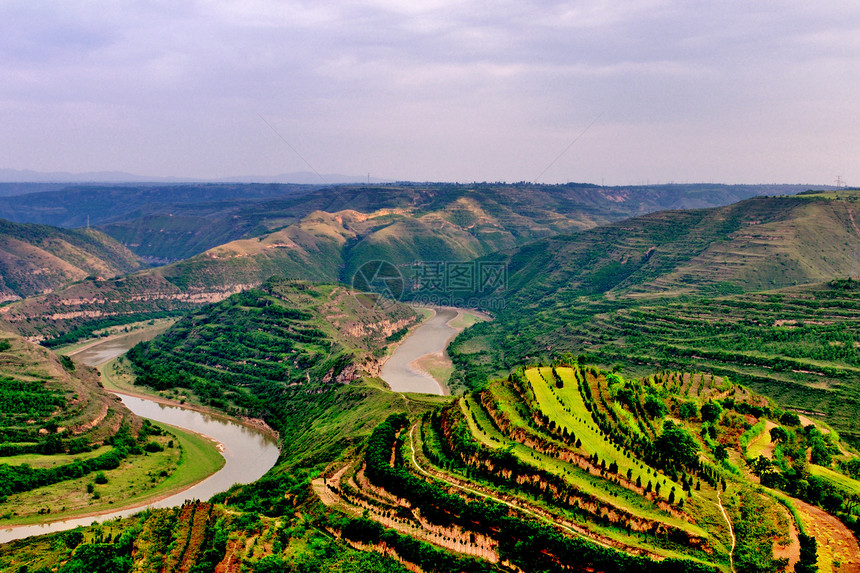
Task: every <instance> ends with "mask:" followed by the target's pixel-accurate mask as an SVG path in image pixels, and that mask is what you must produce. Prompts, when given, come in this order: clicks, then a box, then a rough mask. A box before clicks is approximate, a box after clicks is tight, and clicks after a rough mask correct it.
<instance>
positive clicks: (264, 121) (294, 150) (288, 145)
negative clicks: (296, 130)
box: [257, 113, 329, 185]
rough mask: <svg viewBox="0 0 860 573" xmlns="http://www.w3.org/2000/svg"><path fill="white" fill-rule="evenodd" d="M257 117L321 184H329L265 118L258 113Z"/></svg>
mask: <svg viewBox="0 0 860 573" xmlns="http://www.w3.org/2000/svg"><path fill="white" fill-rule="evenodd" d="M257 117H259V118H260V119H261V120H263V123H265V124H266V125H268V126H269V129H271V130H272V131H274V132H275V135H277V136H278V137H280V138H281V141H283V142H284V143H286V144H287V147H289V148H290V149H292V150H293V153H295V154H296V155H297V156H298V157H299V159H301V160H302V161H304V162H305V165H307V166H308V167H310V169H311V171H313V172H314V173H316V174H317V177H319V178H320V179H321V180H322V182H323V183H325V184H326V185H328V184H329V183H328V181H326V180H325V177H323V176H322V175H320V172H319V171H317V170H316V169H314V166H313V165H311V164H310V163H308V160H307V159H305V158H304V157H302V154H301V153H299V152H298V151H297V150H296V148H295V147H293V146H292V145H290V142H289V141H287V140H286V139H284V136H283V135H281V134H280V133H278V130H277V129H275V128H274V127H273V126H272V124H271V123H269V122H268V121H266V118H265V117H263V116H262V115H260V114H259V113H258V114H257Z"/></svg>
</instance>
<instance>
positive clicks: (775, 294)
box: [0, 184, 860, 573]
mask: <svg viewBox="0 0 860 573" xmlns="http://www.w3.org/2000/svg"><path fill="white" fill-rule="evenodd" d="M767 189H768V190H770V191H771V192H776V191H777V190H776V189H775V188H774V189H770V188H767ZM212 191H213V193H212V195H211V197H212V198H213V200H212V201H211V202H207V201H205V200H204V198H206V197H208V196H209V195H207V193H206V189H202V188H195V187H194V186H191V187H189V188H187V189H186V188H181V186H180V187H177V188H173V192H175V193H176V197H177V198H178V199H177V201H176V202H174V203H170V202H168V201H167V198H166V197H165V193H167V194H168V195H169V192H168V190H167V189H164V190H159V189H150V190H148V191H145V192H143V191H141V193H143V196H146V197H150V198H155V197H161V199H159V201H164V202H163V203H159V202H157V201H154V200H153V202H151V203H146V204H144V203H141V205H140V209H139V210H137V211H133V210H130V211H128V212H125V213H123V212H122V210H121V209H120V210H117V211H116V212H115V213H116V217H114V218H111V216H110V215H109V214H108V213H107V212H106V211H105V214H104V215H103V216H102V218H100V219H99V221H98V224H99V225H101V226H102V228H103V230H110V232H111V233H114V235H115V236H116V237H121V238H122V242H123V243H124V244H125V246H126V247H127V248H129V249H132V250H133V251H134V253H135V255H134V256H136V257H141V258H142V259H144V260H149V261H156V259H158V260H159V261H162V262H167V261H165V260H164V259H166V255H167V254H168V251H169V245H170V244H172V243H173V242H176V241H180V239H179V238H178V237H181V236H187V237H188V242H187V243H184V244H183V246H182V248H180V249H176V250H175V252H176V253H177V258H179V259H180V260H175V261H172V262H170V264H166V265H162V266H157V267H151V268H145V269H137V268H133V269H128V270H126V271H121V270H117V271H116V272H115V274H114V275H113V276H108V275H107V273H105V275H100V276H98V277H84V278H77V276H70V277H69V278H67V279H65V282H64V283H61V284H60V283H58V284H55V285H53V286H51V287H45V289H46V290H47V291H49V292H34V293H31V294H29V295H25V296H23V298H21V299H20V300H14V301H12V300H10V301H9V302H7V303H6V304H3V305H2V306H0V325H2V328H3V329H4V330H5V331H6V332H8V334H4V335H2V336H5V337H7V339H8V341H9V342H7V343H6V346H8V347H5V348H4V347H2V346H0V348H3V350H2V351H0V360H2V361H3V363H2V366H3V368H4V370H3V376H5V378H4V384H5V386H4V393H5V395H6V397H7V398H8V400H7V402H8V404H9V405H10V406H9V408H8V409H4V410H3V415H4V423H5V424H6V425H5V426H4V428H7V429H4V430H3V432H4V433H3V436H4V439H3V443H2V445H1V446H0V447H2V448H3V452H4V455H3V458H2V459H0V468H4V469H3V471H4V472H6V474H8V475H9V476H13V477H11V478H10V479H8V480H6V481H7V482H8V483H10V484H16V483H18V482H19V481H21V480H20V478H18V477H15V476H17V473H16V472H19V473H20V472H23V473H26V472H29V471H31V470H30V469H23V468H25V467H26V468H37V466H40V465H46V464H53V465H55V466H57V467H65V466H74V467H76V468H77V467H84V468H87V469H89V468H90V465H89V464H91V460H96V459H101V458H102V457H103V456H105V455H108V454H110V453H111V452H114V453H115V455H119V456H121V459H119V460H116V461H117V464H118V465H117V466H116V467H113V468H111V469H99V468H94V469H93V470H92V471H87V472H85V475H83V476H80V477H76V478H75V479H73V480H61V481H60V482H57V483H59V484H60V485H57V484H54V485H45V486H44V487H45V488H46V489H45V491H46V492H50V495H52V496H54V497H45V496H43V495H42V494H41V493H39V494H38V495H39V496H42V497H38V498H36V497H34V498H33V499H34V500H35V499H38V500H39V501H38V502H37V501H31V502H28V503H29V505H30V506H31V507H32V508H36V509H37V510H38V509H40V508H44V509H45V511H44V512H42V513H41V514H40V513H38V511H36V512H35V514H33V513H32V512H31V513H30V514H27V515H25V513H26V512H25V511H24V509H23V506H22V505H20V504H19V503H18V501H17V500H18V497H16V496H21V495H24V494H22V493H19V492H12V491H9V492H8V493H7V492H4V493H3V496H4V497H3V508H4V512H11V513H12V514H13V515H10V516H9V517H7V519H11V521H9V522H8V523H9V524H10V525H13V524H17V523H21V524H23V523H25V522H27V521H33V522H35V521H38V522H40V523H44V522H48V521H52V520H54V519H55V517H57V516H58V515H60V514H63V511H65V512H66V513H67V514H68V516H69V517H70V516H72V515H73V514H74V512H75V511H77V510H78V509H87V508H88V509H87V513H94V512H96V511H102V508H104V509H108V508H107V507H106V505H117V504H119V503H122V504H123V505H132V506H137V507H136V508H135V509H130V510H129V511H122V512H118V513H112V514H109V515H106V516H105V517H103V518H102V521H101V523H98V524H94V525H89V522H88V521H87V522H83V521H79V522H68V525H69V527H70V528H71V527H75V529H70V530H66V531H58V532H55V533H52V534H50V535H47V536H36V537H32V538H28V539H22V540H19V541H15V542H13V543H5V544H3V545H0V569H3V570H14V571H18V570H22V569H21V567H25V569H23V571H28V572H31V571H38V572H39V573H45V572H47V571H52V572H53V571H56V572H57V573H76V572H77V571H81V570H87V569H86V567H88V566H87V565H85V564H86V563H92V562H94V561H92V559H96V561H99V562H101V563H103V564H105V565H104V567H103V568H102V569H93V571H101V570H104V571H109V572H110V573H114V571H116V572H120V573H128V572H130V571H141V572H142V571H159V572H162V571H163V572H165V573H170V572H173V571H181V572H183V573H189V572H193V573H215V572H217V573H221V572H236V573H239V572H245V571H246V572H249V573H253V572H256V571H262V572H271V571H284V570H289V571H292V570H303V571H304V570H307V571H329V570H331V571H337V570H350V571H380V570H385V571H403V570H407V569H408V570H412V571H480V572H485V571H486V572H490V571H552V572H556V571H557V572H563V571H564V572H566V571H602V572H611V571H624V572H627V571H643V572H644V571H673V572H674V571H690V572H705V571H710V572H715V571H724V572H726V573H729V572H731V573H735V572H740V571H744V572H746V571H762V572H768V573H771V572H776V571H782V570H785V571H792V570H793V571H797V572H799V573H805V572H809V571H826V572H845V571H860V546H858V543H857V533H858V532H860V503H858V501H860V481H857V480H858V479H860V456H858V454H857V450H856V449H855V448H856V447H857V446H858V445H860V426H858V421H857V420H858V419H857V416H856V406H857V403H858V402H857V391H858V390H857V389H858V386H857V383H858V380H860V377H858V374H860V339H858V334H857V333H858V332H860V329H858V326H860V324H858V320H860V312H858V309H860V307H858V305H860V299H858V297H860V287H858V285H860V280H858V279H860V277H857V276H855V275H856V272H857V268H856V260H855V255H854V253H855V252H856V249H857V248H858V247H860V232H858V231H857V227H856V219H855V214H856V216H858V217H860V211H858V199H860V192H858V191H856V190H850V189H839V190H820V191H809V190H805V189H800V188H792V189H790V191H791V192H792V195H778V196H758V195H764V194H765V193H764V191H765V188H755V189H753V188H750V187H746V188H743V189H741V188H729V187H718V186H710V187H708V186H704V187H702V188H697V187H696V186H686V187H683V186H680V187H672V186H653V187H651V188H642V189H632V188H631V189H609V188H601V187H597V186H587V185H573V184H571V185H567V186H528V185H527V184H516V185H503V184H475V185H471V186H469V185H446V184H403V185H401V184H397V185H391V186H378V187H374V186H363V185H354V186H336V187H332V188H327V189H317V188H310V187H307V188H305V187H302V188H298V187H296V188H290V189H282V190H280V191H279V190H277V189H275V188H263V187H252V188H249V193H250V194H249V195H248V196H247V197H242V196H241V193H240V192H239V189H238V188H233V187H229V186H224V187H218V188H217V189H213V190H212ZM48 193H54V192H53V191H43V192H41V193H40V195H41V196H42V197H39V198H34V197H26V196H22V198H21V199H20V200H16V201H14V202H13V203H11V204H10V205H11V206H12V207H14V208H15V209H17V211H16V212H17V213H19V214H22V213H28V212H29V213H35V212H36V211H32V210H31V211H28V209H31V207H26V205H27V204H28V201H29V202H32V203H31V204H32V205H38V201H40V200H42V201H43V200H47V198H48V195H47V194H48ZM76 193H77V195H75V196H76V197H78V199H79V200H83V198H87V199H86V201H95V200H96V198H98V197H101V198H103V199H105V200H108V201H117V200H118V199H117V198H118V197H120V196H121V195H120V194H119V192H118V191H117V190H116V189H113V190H111V189H101V190H100V189H98V188H86V187H85V188H81V189H79V190H78V191H77V192H76ZM219 194H220V195H219ZM737 194H741V195H742V196H738V195H737ZM744 194H746V195H744ZM55 196H56V197H59V195H55ZM111 197H113V199H110V198H111ZM179 199H181V201H180V200H179ZM722 199H725V202H724V203H722V204H718V205H714V204H713V203H714V202H719V201H720V200H722ZM58 200H59V199H58ZM737 200H740V201H739V202H736V201H737ZM707 201H710V202H711V203H707ZM93 204H94V203H93ZM661 207H668V209H663V210H660V208H661ZM10 208H11V207H10ZM63 210H65V211H63ZM74 210H75V206H74V205H73V204H72V203H71V202H70V203H67V204H63V206H62V208H61V209H58V210H57V215H58V216H60V215H62V217H66V218H67V219H66V220H72V219H71V218H74V217H75V216H78V215H75V211H74ZM70 217H71V218H70ZM157 228H158V229H163V235H162V236H161V237H160V238H159V237H158V236H157V234H158V233H161V231H157V230H156V229H157ZM194 251H197V252H194ZM45 260H46V259H45ZM138 260H140V259H138ZM40 264H46V263H44V262H42V263H40ZM368 269H370V271H368ZM383 269H384V272H383ZM484 271H487V272H491V273H493V274H486V275H481V274H480V273H482V272H484ZM368 273H369V275H370V276H368ZM470 273H472V274H470ZM356 277H360V278H361V279H362V280H361V281H359V280H357V278H356ZM356 287H360V288H356ZM367 291H370V292H367ZM428 299H429V300H431V301H442V302H443V303H444V301H447V300H458V301H471V303H474V304H471V308H454V307H444V306H443V307H426V306H422V305H421V303H423V302H427V300H428ZM410 303H411V304H410ZM416 303H417V304H416ZM34 342H41V343H42V345H43V346H36V345H35V344H34ZM0 343H2V341H0ZM45 347H48V348H53V349H55V350H56V351H57V352H59V354H55V353H53V352H51V351H50V350H48V349H46V348H45ZM126 351H127V352H126ZM70 357H71V358H70ZM87 363H89V364H99V365H100V367H99V370H100V372H98V371H96V370H93V369H91V368H89V367H88V366H86V364H87ZM7 378H8V380H7ZM59 381H62V383H63V384H62V385H60V386H58V385H57V383H58V382H59ZM83 389H86V393H84V391H83ZM106 390H111V391H114V392H120V393H123V394H126V396H124V397H123V400H122V403H121V402H119V401H118V400H116V399H114V398H111V395H110V394H108V393H107V392H106ZM133 395H137V396H139V397H146V398H150V399H153V400H155V401H149V400H147V401H142V400H139V399H137V398H135V397H134V396H133ZM84 396H86V398H84ZM177 405H183V406H185V407H187V408H189V409H190V410H178V409H176V408H175V406H177ZM15 408H18V410H16V409H15ZM84 412H85V413H86V414H84ZM216 413H220V414H223V415H227V416H230V417H232V418H233V419H235V420H241V421H244V423H245V424H246V426H232V429H231V430H229V432H232V433H233V434H241V436H239V437H240V438H243V439H246V441H244V442H241V441H240V442H235V444H236V445H230V444H231V443H232V442H229V440H228V439H227V438H224V439H222V438H219V437H218V434H217V432H218V431H219V430H217V429H215V428H214V427H210V426H208V425H207V424H209V423H210V422H212V421H213V420H212V419H209V420H208V421H207V419H206V418H205V416H204V414H205V415H206V416H209V415H210V414H216ZM163 416H167V417H166V418H164V417H163ZM186 416H193V417H194V420H196V421H184V422H182V423H181V424H179V425H183V426H184V427H186V428H189V429H190V430H191V431H192V432H200V433H202V434H205V435H210V436H213V437H215V439H216V440H217V441H219V442H221V444H222V445H223V446H224V452H223V453H224V455H225V456H226V458H227V460H226V466H225V469H224V470H222V472H219V473H216V474H215V475H214V476H213V477H212V478H210V479H207V480H205V481H203V482H202V483H201V484H199V485H200V486H204V484H208V485H207V486H206V488H205V489H194V488H192V489H188V490H185V491H183V492H182V493H181V494H179V496H177V497H168V498H166V499H163V500H162V501H161V502H159V503H151V501H152V499H153V498H163V497H165V496H166V495H167V494H168V493H171V491H172V490H174V489H179V488H180V487H182V488H184V487H186V486H187V485H188V484H190V483H191V481H193V480H192V479H191V476H192V475H197V476H198V477H196V478H194V479H198V480H199V479H200V477H202V476H203V475H206V474H209V473H212V472H213V471H214V469H215V468H214V467H212V466H211V465H208V466H207V463H208V462H207V460H210V461H211V460H213V459H215V458H213V457H212V456H210V454H206V453H202V450H201V453H200V454H199V455H197V454H191V453H190V452H193V451H194V448H196V447H203V446H204V445H205V444H204V442H205V440H200V442H199V443H198V444H197V445H195V444H194V443H192V441H193V440H194V434H193V433H192V434H179V433H177V432H178V431H177V430H174V429H172V428H170V427H167V426H161V425H159V424H161V423H162V420H165V421H170V420H172V422H170V423H175V422H177V420H179V419H180V418H183V419H184V418H185V417H186ZM144 419H152V420H155V421H153V422H145V421H143V420H144ZM248 426H255V427H258V428H262V429H266V428H268V430H269V435H270V436H271V435H276V436H277V442H276V443H275V442H273V441H271V439H270V440H268V441H267V440H265V439H264V438H263V437H262V434H261V433H260V432H255V431H253V430H251V429H249V428H248ZM67 428H72V430H66V429H67ZM124 428H126V429H124ZM236 428H242V429H241V430H237V429H236ZM43 430H44V431H43ZM72 436H74V438H73V437H72ZM78 436H81V437H85V438H86V440H83V439H81V438H78ZM230 439H232V438H230ZM183 440H184V441H183ZM198 440H199V438H198ZM248 440H250V441H248ZM85 442H86V443H85ZM162 442H163V443H162ZM180 442H181V447H177V445H178V444H179V443H180ZM149 444H153V445H151V446H150V445H149ZM169 444H172V446H171V445H169ZM159 447H160V448H161V449H160V450H159V451H156V450H158V448H159ZM207 447H209V448H210V450H209V451H210V453H211V445H209V446H207ZM46 448H48V449H51V453H50V454H47V455H49V456H50V460H48V458H47V457H45V456H46V453H45V452H46V451H47V450H46ZM278 448H280V451H278ZM150 450H151V451H150ZM178 450H181V451H182V452H183V454H182V455H183V456H185V458H184V459H185V461H184V462H183V463H180V460H181V459H182V458H181V456H179V455H178ZM137 451H141V452H146V453H145V454H143V453H140V454H138V453H134V452H137ZM216 453H217V452H216ZM192 459H193V460H194V463H189V461H190V460H192ZM4 464H5V465H4ZM24 464H27V465H26V466H25V465H24ZM159 464H160V465H159ZM183 465H184V466H185V467H184V468H183V469H184V471H177V468H181V467H182V466H183ZM216 465H217V464H216ZM33 471H35V470H33ZM75 471H77V470H75ZM195 471H197V472H198V473H197V474H195V473H194V472H195ZM97 472H103V473H104V477H105V478H106V480H107V481H106V483H101V478H100V477H99V478H98V479H99V481H97V482H94V483H90V482H93V480H95V478H96V476H97V475H98V474H97ZM111 472H114V473H111ZM37 473H38V472H37ZM123 473H124V474H125V476H126V477H122V476H123ZM6 474H4V475H6ZM181 474H184V476H185V477H186V478H187V479H188V482H186V483H183V484H180V483H178V482H177V479H178V478H175V477H174V476H179V475H181ZM34 475H35V474H34ZM219 475H220V476H222V478H221V480H220V481H219V480H218V476H219ZM141 480H142V481H141ZM147 480H150V481H147ZM234 482H236V483H237V485H234ZM239 483H241V484H242V485H238V484H239ZM88 484H89V487H92V492H89V493H88V494H87V493H83V492H87V490H88ZM150 484H151V485H150ZM209 486H211V487H209ZM6 487H7V488H8V487H18V486H6ZM132 489H133V490H134V494H135V495H139V496H140V497H134V495H132V494H131V493H130V492H129V493H127V494H126V493H121V490H122V491H125V490H132ZM34 491H35V490H34ZM94 493H98V494H99V496H98V497H96V498H95V499H93V498H94V497H95V496H94V495H93V494H94ZM27 495H29V494H27ZM32 495H34V496H35V495H36V494H32ZM76 496H77V497H80V499H79V500H78V501H75V500H76ZM111 502H112V503H111ZM75 503H77V504H78V505H77V506H74V507H73V504H75ZM143 505H147V506H148V507H147V508H146V509H145V510H143V511H139V510H140V508H141V506H143ZM37 506H38V507H37ZM7 508H8V509H7ZM58 508H63V509H62V510H59V509H58ZM75 508H78V509H75ZM49 509H50V514H48V510H49ZM15 519H18V520H19V521H15ZM84 519H90V520H91V518H84ZM2 525H3V524H2V523H0V526H2ZM37 527H38V526H37ZM6 531H8V530H4V532H6ZM12 531H14V529H13V530H12ZM27 531H28V532H30V531H32V532H36V531H38V532H39V533H41V532H42V531H43V530H38V529H33V530H27ZM9 540H11V537H5V538H3V537H0V541H9ZM94 556H95V557H94ZM87 560H90V561H87ZM107 564H113V565H110V566H108V565H107ZM100 567H101V566H100ZM111 567H113V568H111ZM82 568H83V569H82Z"/></svg>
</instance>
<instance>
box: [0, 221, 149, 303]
mask: <svg viewBox="0 0 860 573" xmlns="http://www.w3.org/2000/svg"><path fill="white" fill-rule="evenodd" d="M144 266H145V264H144V263H143V261H141V260H140V259H139V258H138V257H137V256H136V255H134V254H133V253H132V252H131V251H129V250H128V249H126V248H125V247H123V246H122V245H120V244H119V243H117V242H116V241H115V240H114V239H112V238H110V237H109V236H107V235H105V234H104V233H101V232H100V231H96V230H94V229H78V230H68V229H59V228H55V227H48V226H45V225H31V224H22V223H11V222H9V221H5V220H2V219H0V302H7V301H10V300H17V299H19V298H23V297H27V296H31V295H35V294H41V293H44V292H49V291H52V290H55V289H58V288H60V287H63V286H65V285H67V284H69V283H71V282H73V281H77V280H81V279H83V278H85V277H87V276H92V277H103V278H108V277H114V276H116V275H120V274H126V273H129V272H131V271H135V270H138V269H140V268H143V267H144Z"/></svg>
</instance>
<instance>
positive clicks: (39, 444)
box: [0, 333, 223, 527]
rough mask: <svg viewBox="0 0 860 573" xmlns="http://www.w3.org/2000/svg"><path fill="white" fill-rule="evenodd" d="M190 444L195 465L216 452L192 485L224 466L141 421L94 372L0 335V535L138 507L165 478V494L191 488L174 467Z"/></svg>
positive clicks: (205, 449) (200, 444) (185, 439)
mask: <svg viewBox="0 0 860 573" xmlns="http://www.w3.org/2000/svg"><path fill="white" fill-rule="evenodd" d="M190 442H193V443H194V446H195V450H194V451H195V452H197V454H198V455H200V456H201V457H205V456H204V455H203V454H205V453H209V451H210V450H211V451H212V452H213V453H214V456H212V455H211V454H210V457H211V458H212V460H213V463H212V465H211V467H210V468H209V469H208V470H206V469H205V468H204V473H201V474H197V475H196V476H195V477H194V478H193V479H194V480H198V481H199V480H200V479H202V478H203V477H206V476H207V475H208V474H209V473H211V472H213V471H215V470H216V469H217V468H218V467H219V464H223V458H222V457H221V456H220V454H218V453H217V451H215V449H214V447H213V446H211V445H205V441H204V440H201V439H199V438H195V437H193V436H186V435H185V434H184V433H179V432H178V431H176V430H166V429H164V428H162V427H159V426H156V425H153V424H151V423H150V422H149V421H147V420H142V419H141V418H138V417H137V416H135V415H134V414H132V413H131V412H130V411H129V410H128V409H126V407H125V406H123V404H122V403H121V402H120V400H119V398H118V397H116V396H114V395H113V394H109V393H107V392H105V391H104V390H103V389H102V387H101V384H100V382H99V377H98V372H96V371H95V370H94V369H92V368H89V367H87V366H84V365H82V364H79V363H76V362H75V361H74V360H72V359H69V358H68V357H65V356H63V357H60V356H57V355H55V354H53V353H51V352H50V351H48V350H46V349H44V348H42V347H40V346H36V345H33V344H31V343H29V342H26V341H25V340H23V339H21V338H18V337H15V336H12V335H9V334H3V333H0V501H2V508H3V510H2V512H0V527H8V526H14V525H21V524H28V523H39V522H40V521H44V520H45V515H47V514H50V515H51V518H52V519H53V520H61V519H63V518H66V517H72V516H79V515H87V514H92V513H94V512H98V511H105V510H108V509H111V508H113V507H119V506H120V505H121V504H124V503H130V502H131V501H133V500H136V501H144V500H146V499H147V496H149V498H151V497H153V495H154V494H157V493H158V492H159V491H162V490H164V487H167V486H166V485H163V484H166V483H167V482H168V480H170V479H171V478H172V480H171V481H170V482H169V483H170V484H172V485H170V486H169V487H176V484H177V483H178V484H182V483H188V481H187V480H186V478H189V476H187V473H188V471H187V470H186V469H185V468H184V467H182V468H181V467H180V466H182V462H183V459H182V458H183V455H184V452H185V451H186V446H187V445H188V444H189V443H190ZM185 455H187V454H185ZM205 461H206V460H200V461H195V464H194V465H196V466H201V464H203V463H204V462H205ZM187 465H188V464H186V466H187ZM143 476H146V477H143ZM189 479H190V478H189ZM183 480H185V481H183ZM130 489H131V490H132V493H130V491H129V490H130ZM115 504H116V505H115Z"/></svg>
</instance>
